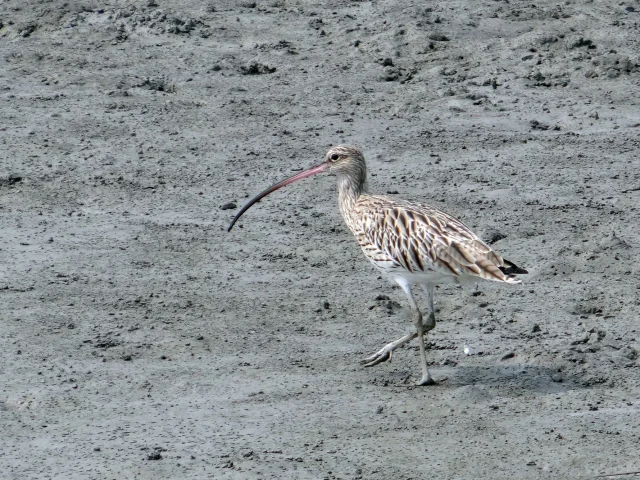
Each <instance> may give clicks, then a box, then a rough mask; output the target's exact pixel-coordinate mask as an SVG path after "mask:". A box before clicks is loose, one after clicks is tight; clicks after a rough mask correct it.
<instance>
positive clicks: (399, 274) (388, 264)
mask: <svg viewBox="0 0 640 480" xmlns="http://www.w3.org/2000/svg"><path fill="white" fill-rule="evenodd" d="M365 256H366V257H367V258H368V259H369V261H370V262H371V263H372V264H373V266H374V267H376V269H378V270H379V271H380V272H381V273H383V274H384V275H385V276H386V277H388V278H389V279H391V280H394V281H395V279H397V278H401V279H404V280H406V281H407V282H409V283H411V284H416V285H425V284H433V285H436V284H441V283H455V284H461V283H473V282H476V281H477V280H478V278H476V277H473V276H471V275H469V276H466V275H465V276H456V275H452V274H450V273H443V272H438V271H435V270H427V271H420V272H409V271H408V270H406V269H405V268H403V267H401V266H399V265H398V264H397V263H395V262H393V261H392V260H380V259H373V258H370V257H369V256H368V255H366V253H365Z"/></svg>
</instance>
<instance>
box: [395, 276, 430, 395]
mask: <svg viewBox="0 0 640 480" xmlns="http://www.w3.org/2000/svg"><path fill="white" fill-rule="evenodd" d="M396 282H397V283H398V285H400V287H401V288H402V290H404V293H406V294H407V298H408V299H409V305H410V306H411V312H412V316H413V323H414V325H415V326H416V332H417V335H418V341H419V342H420V363H421V365H422V378H421V379H420V381H419V382H418V383H417V385H435V383H436V382H435V380H434V379H433V378H432V377H431V374H430V373H429V369H428V368H427V351H426V349H425V346H424V334H425V331H428V330H426V329H427V328H428V329H429V330H430V329H431V328H433V327H435V316H434V317H433V321H434V323H433V326H431V325H430V323H429V324H427V325H423V324H422V313H420V310H419V309H418V305H417V304H416V301H415V300H414V299H413V294H412V293H411V287H410V286H409V283H408V282H407V281H406V280H404V279H396ZM431 313H433V312H431ZM429 319H430V321H431V316H430V317H429ZM429 327H431V328H429Z"/></svg>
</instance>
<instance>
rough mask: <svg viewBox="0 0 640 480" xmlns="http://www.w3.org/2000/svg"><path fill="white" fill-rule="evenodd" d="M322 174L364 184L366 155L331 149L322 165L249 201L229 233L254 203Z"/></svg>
mask: <svg viewBox="0 0 640 480" xmlns="http://www.w3.org/2000/svg"><path fill="white" fill-rule="evenodd" d="M322 172H331V173H335V174H337V175H338V177H340V176H344V175H348V176H354V177H357V178H360V177H362V179H363V180H362V181H363V182H364V177H365V176H366V166H365V163H364V155H362V152H361V151H360V150H359V149H358V148H356V147H354V146H352V145H338V146H336V147H331V148H330V149H329V151H328V152H327V154H326V155H325V156H324V160H323V161H322V163H319V164H318V165H315V166H313V167H311V168H308V169H307V170H303V171H302V172H300V173H297V174H296V175H293V176H292V177H289V178H287V179H285V180H282V181H281V182H278V183H276V184H275V185H272V186H270V187H269V188H267V189H266V190H264V191H263V192H261V193H259V194H258V195H256V196H255V197H253V198H252V199H251V200H249V202H247V204H246V205H245V206H244V207H242V209H241V210H240V211H239V212H238V214H237V215H236V216H235V217H234V219H233V220H232V221H231V224H230V225H229V228H228V229H227V231H231V229H232V228H233V225H234V224H235V223H236V222H237V221H238V219H239V218H240V217H241V216H242V214H243V213H244V212H246V211H247V210H249V208H250V207H251V206H252V205H253V204H254V203H256V202H258V201H260V200H261V199H262V198H264V197H266V196H267V195H269V194H270V193H271V192H275V191H276V190H278V189H280V188H282V187H284V186H285V185H289V184H290V183H293V182H296V181H298V180H301V179H303V178H306V177H310V176H312V175H316V174H318V173H322Z"/></svg>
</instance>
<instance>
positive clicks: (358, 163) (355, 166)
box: [324, 145, 365, 175]
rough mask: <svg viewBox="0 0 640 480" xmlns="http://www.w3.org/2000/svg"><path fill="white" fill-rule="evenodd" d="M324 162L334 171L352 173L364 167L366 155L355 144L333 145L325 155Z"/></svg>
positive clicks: (330, 170) (329, 169)
mask: <svg viewBox="0 0 640 480" xmlns="http://www.w3.org/2000/svg"><path fill="white" fill-rule="evenodd" d="M324 163H325V164H327V165H328V171H329V172H332V173H337V174H338V175H340V174H350V173H352V172H353V171H354V170H361V169H363V168H364V165H365V163H364V155H363V154H362V152H361V151H360V150H359V149H358V148H357V147H354V146H353V145H338V146H336V147H331V148H330V149H329V151H328V152H327V154H326V155H325V156H324Z"/></svg>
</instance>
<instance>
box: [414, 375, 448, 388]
mask: <svg viewBox="0 0 640 480" xmlns="http://www.w3.org/2000/svg"><path fill="white" fill-rule="evenodd" d="M446 379H447V377H444V378H441V379H440V380H439V381H437V382H436V381H435V380H434V379H433V377H432V376H431V375H423V376H422V378H421V379H420V381H419V382H416V386H418V387H422V386H427V385H438V384H439V383H440V382H444V381H445V380H446Z"/></svg>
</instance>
